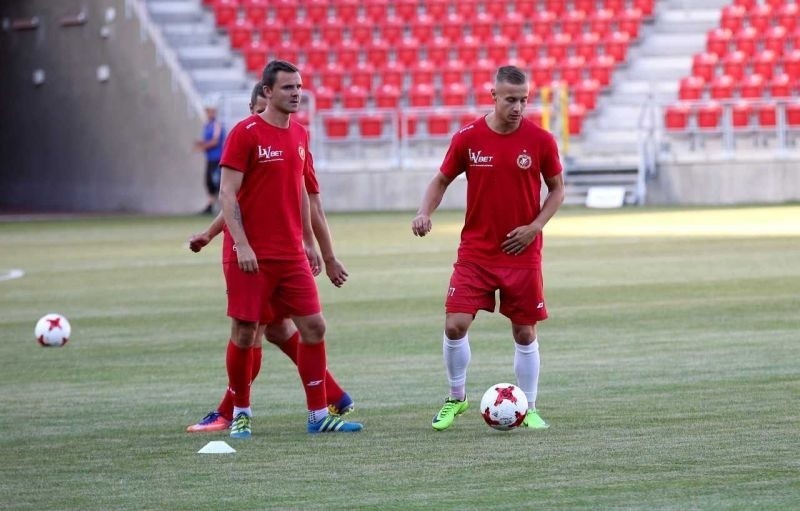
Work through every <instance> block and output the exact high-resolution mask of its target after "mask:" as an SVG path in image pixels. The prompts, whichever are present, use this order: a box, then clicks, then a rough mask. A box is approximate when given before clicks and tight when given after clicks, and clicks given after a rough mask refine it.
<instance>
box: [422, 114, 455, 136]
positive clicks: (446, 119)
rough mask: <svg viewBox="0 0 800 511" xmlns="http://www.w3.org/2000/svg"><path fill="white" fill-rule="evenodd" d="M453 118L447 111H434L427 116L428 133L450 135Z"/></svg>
mask: <svg viewBox="0 0 800 511" xmlns="http://www.w3.org/2000/svg"><path fill="white" fill-rule="evenodd" d="M452 123H453V118H452V117H451V116H450V114H448V113H447V112H434V113H432V114H430V115H429V116H428V118H427V127H428V135H434V136H450V135H451V134H452V128H451V127H450V125H451V124H452Z"/></svg>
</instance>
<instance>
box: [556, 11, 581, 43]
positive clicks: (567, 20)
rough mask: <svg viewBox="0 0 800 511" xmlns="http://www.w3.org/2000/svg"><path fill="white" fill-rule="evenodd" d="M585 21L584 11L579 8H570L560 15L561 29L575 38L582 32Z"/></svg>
mask: <svg viewBox="0 0 800 511" xmlns="http://www.w3.org/2000/svg"><path fill="white" fill-rule="evenodd" d="M585 22H586V13H585V12H583V11H581V10H579V9H570V10H568V11H567V12H566V13H564V15H563V16H562V17H561V31H562V32H566V33H567V34H569V35H570V37H572V38H577V37H578V36H579V35H580V34H581V33H582V32H583V24H584V23H585Z"/></svg>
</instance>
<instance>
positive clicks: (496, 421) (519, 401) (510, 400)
mask: <svg viewBox="0 0 800 511" xmlns="http://www.w3.org/2000/svg"><path fill="white" fill-rule="evenodd" d="M527 413H528V399H527V398H526V397H525V393H524V392H522V389H520V388H519V387H517V386H516V385H512V384H510V383H498V384H496V385H492V386H491V387H489V390H487V391H486V392H485V393H484V394H483V398H482V399H481V416H483V420H484V421H486V424H488V425H489V426H491V427H492V428H494V429H499V430H501V431H508V430H510V429H514V428H516V427H517V426H519V425H520V424H522V422H523V421H524V420H525V415H526V414H527Z"/></svg>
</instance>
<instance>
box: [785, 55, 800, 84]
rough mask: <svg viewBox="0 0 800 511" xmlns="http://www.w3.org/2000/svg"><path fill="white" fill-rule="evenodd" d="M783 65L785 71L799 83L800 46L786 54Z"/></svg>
mask: <svg viewBox="0 0 800 511" xmlns="http://www.w3.org/2000/svg"><path fill="white" fill-rule="evenodd" d="M781 67H783V72H784V73H786V74H787V75H789V78H790V79H791V80H793V81H794V82H795V83H797V81H798V80H800V48H797V47H796V48H795V49H794V50H792V51H790V52H788V53H787V54H786V55H784V56H783V60H782V63H781Z"/></svg>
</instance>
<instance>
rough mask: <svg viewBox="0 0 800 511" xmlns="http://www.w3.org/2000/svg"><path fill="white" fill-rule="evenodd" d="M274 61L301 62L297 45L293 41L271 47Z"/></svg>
mask: <svg viewBox="0 0 800 511" xmlns="http://www.w3.org/2000/svg"><path fill="white" fill-rule="evenodd" d="M269 51H270V54H271V55H272V58H273V59H281V60H288V61H289V62H298V61H299V58H298V57H299V52H298V50H297V45H296V44H294V43H292V42H291V41H282V42H280V43H279V44H278V45H277V46H270V47H269Z"/></svg>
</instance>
